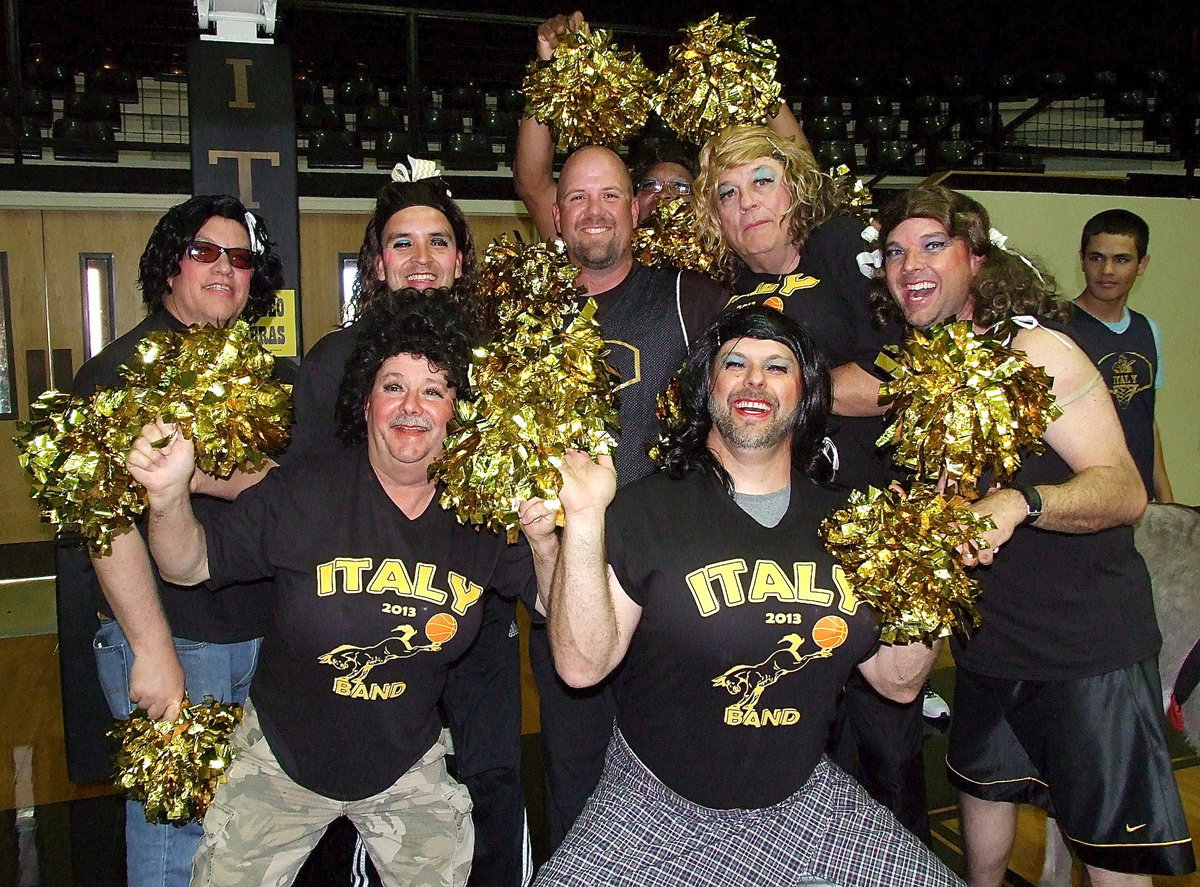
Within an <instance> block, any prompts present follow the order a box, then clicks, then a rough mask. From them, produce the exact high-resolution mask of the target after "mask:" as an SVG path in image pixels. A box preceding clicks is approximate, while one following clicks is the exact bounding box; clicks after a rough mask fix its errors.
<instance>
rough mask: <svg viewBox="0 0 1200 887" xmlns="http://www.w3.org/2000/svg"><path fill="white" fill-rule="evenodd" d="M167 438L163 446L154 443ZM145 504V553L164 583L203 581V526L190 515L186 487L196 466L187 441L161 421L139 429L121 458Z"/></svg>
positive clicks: (205, 557) (205, 555) (205, 553)
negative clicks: (147, 543)
mask: <svg viewBox="0 0 1200 887" xmlns="http://www.w3.org/2000/svg"><path fill="white" fill-rule="evenodd" d="M163 438H170V440H169V442H168V443H166V444H165V445H163V446H155V442H156V441H158V440H161V439H163ZM125 463H126V465H128V466H129V473H130V474H132V475H133V479H134V480H136V481H137V482H138V483H140V484H141V485H142V486H144V487H145V488H146V495H147V498H148V499H149V501H150V507H149V509H148V511H149V532H150V552H151V553H152V554H153V555H154V562H155V563H157V564H158V570H159V573H160V574H161V575H162V577H163V579H165V580H166V581H168V582H171V583H174V584H175V585H197V584H199V583H201V582H203V581H204V580H205V579H207V578H208V547H207V544H206V542H205V538H204V528H203V527H202V526H201V525H200V522H199V521H198V520H196V515H195V514H194V513H193V512H192V501H191V494H190V490H189V487H190V484H191V479H192V473H193V471H194V470H195V467H196V450H195V447H194V446H193V444H192V442H191V440H189V439H188V438H187V437H185V436H184V435H182V434H179V433H177V431H176V428H175V426H174V425H172V424H169V423H166V422H163V421H162V420H161V419H159V420H157V421H156V422H154V423H153V424H150V425H145V426H143V428H142V435H141V437H139V438H138V439H137V440H136V441H134V443H133V448H132V449H130V451H129V455H128V456H127V457H126V459H125Z"/></svg>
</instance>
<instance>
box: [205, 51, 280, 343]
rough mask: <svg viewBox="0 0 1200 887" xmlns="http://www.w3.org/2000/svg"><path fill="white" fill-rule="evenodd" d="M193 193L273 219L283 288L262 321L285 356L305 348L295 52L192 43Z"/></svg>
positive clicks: (265, 335) (265, 338) (268, 339)
mask: <svg viewBox="0 0 1200 887" xmlns="http://www.w3.org/2000/svg"><path fill="white" fill-rule="evenodd" d="M188 116H189V119H190V121H191V138H192V193H193V194H232V195H234V196H236V197H237V198H238V199H239V200H241V201H242V203H244V204H245V205H246V206H247V207H248V208H249V209H252V210H254V212H255V213H257V214H258V215H259V216H261V217H262V218H263V219H265V220H266V222H267V227H268V229H269V230H270V233H271V239H272V240H273V241H274V242H275V245H276V250H277V252H278V254H279V257H280V259H282V260H283V288H282V289H281V290H280V291H279V293H278V294H277V298H276V299H275V306H274V308H272V309H271V311H270V313H269V314H268V315H267V316H266V317H264V318H262V320H260V321H259V329H260V335H261V337H262V338H261V341H262V343H263V344H264V345H265V346H266V347H267V348H268V349H270V351H271V352H272V353H273V354H275V355H277V356H279V357H291V358H296V357H298V356H299V355H300V354H301V353H302V352H303V347H302V346H303V342H302V340H301V328H300V209H299V203H298V199H297V186H296V115H295V111H294V108H293V104H292V55H291V52H290V51H289V50H288V49H287V48H286V47H282V46H276V45H274V44H266V43H264V44H258V43H230V42H224V41H210V40H198V41H196V42H194V43H192V44H191V46H189V47H188Z"/></svg>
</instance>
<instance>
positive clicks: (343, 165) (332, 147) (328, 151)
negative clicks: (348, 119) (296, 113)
mask: <svg viewBox="0 0 1200 887" xmlns="http://www.w3.org/2000/svg"><path fill="white" fill-rule="evenodd" d="M304 154H305V156H306V157H307V158H308V166H309V169H362V165H363V149H362V142H361V141H360V140H359V138H358V134H357V133H353V132H347V131H346V130H344V129H334V130H318V131H317V132H314V133H312V134H310V135H309V137H308V149H307V150H306V151H305V152H304Z"/></svg>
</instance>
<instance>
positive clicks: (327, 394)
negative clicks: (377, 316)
mask: <svg viewBox="0 0 1200 887" xmlns="http://www.w3.org/2000/svg"><path fill="white" fill-rule="evenodd" d="M361 326H362V322H361V321H358V320H356V321H355V322H354V323H352V324H350V325H349V326H345V327H342V328H341V329H336V330H334V331H333V332H331V333H328V334H327V335H325V336H322V337H321V340H320V341H319V342H317V344H315V345H313V346H312V348H310V349H309V351H308V353H307V354H305V355H304V360H303V361H301V363H300V371H299V375H298V377H297V379H296V388H295V390H294V391H293V392H292V395H293V396H292V400H293V401H294V403H295V407H294V410H295V416H296V424H295V425H294V426H293V428H292V443H291V445H290V446H289V447H288V451H287V455H286V457H285V459H284V463H283V464H290V463H291V462H302V461H305V460H309V459H320V458H322V457H324V456H327V455H333V454H335V453H344V452H345V450H346V447H345V446H344V445H343V444H342V440H341V438H339V437H338V436H337V416H336V411H337V400H338V392H339V391H340V390H341V386H342V376H344V375H345V373H346V361H348V360H349V359H350V355H351V354H352V353H353V352H354V345H355V342H356V341H357V339H358V333H359V330H360V329H361Z"/></svg>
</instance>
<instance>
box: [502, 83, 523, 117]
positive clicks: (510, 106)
mask: <svg viewBox="0 0 1200 887" xmlns="http://www.w3.org/2000/svg"><path fill="white" fill-rule="evenodd" d="M496 110H497V111H515V112H516V113H517V114H522V113H524V111H525V93H523V92H521V90H519V89H502V90H500V91H499V92H497V93H496Z"/></svg>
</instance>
